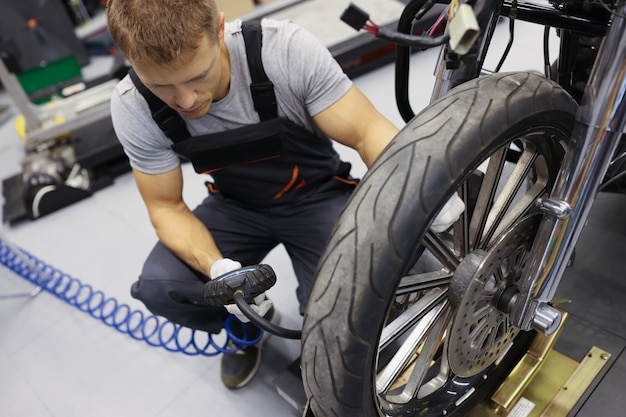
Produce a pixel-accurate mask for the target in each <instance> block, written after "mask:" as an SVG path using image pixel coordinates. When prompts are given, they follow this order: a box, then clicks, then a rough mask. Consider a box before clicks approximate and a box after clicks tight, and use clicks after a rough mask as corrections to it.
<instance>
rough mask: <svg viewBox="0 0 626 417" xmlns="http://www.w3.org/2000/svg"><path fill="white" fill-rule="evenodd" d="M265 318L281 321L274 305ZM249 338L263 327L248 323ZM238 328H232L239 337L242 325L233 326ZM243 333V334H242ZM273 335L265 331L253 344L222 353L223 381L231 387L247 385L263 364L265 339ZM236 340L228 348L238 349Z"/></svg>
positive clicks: (254, 336) (276, 321)
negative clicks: (262, 352) (262, 354)
mask: <svg viewBox="0 0 626 417" xmlns="http://www.w3.org/2000/svg"><path fill="white" fill-rule="evenodd" d="M264 318H265V319H266V320H269V321H270V322H271V323H273V324H278V323H279V322H280V315H279V314H278V312H277V311H276V310H275V309H274V307H273V306H272V307H271V308H270V309H269V310H268V312H267V313H266V314H265V316H264ZM247 326H248V337H247V338H248V339H255V338H256V337H257V336H258V334H259V332H260V331H261V329H259V328H258V327H257V326H255V325H254V324H252V323H248V324H247ZM233 327H237V328H233V329H231V330H232V331H233V333H235V335H236V336H237V337H242V336H243V327H242V326H233ZM240 335H241V336H240ZM270 336H271V333H269V332H264V333H263V336H262V337H261V340H259V342H258V343H256V344H255V345H251V346H244V347H242V348H240V349H238V350H237V351H235V352H233V353H225V354H223V355H222V370H221V378H222V383H223V384H224V385H225V386H226V387H227V388H230V389H237V388H242V387H244V386H246V385H247V384H248V383H249V382H250V381H252V378H254V376H255V375H256V374H257V372H258V370H259V366H260V365H261V351H262V348H263V344H264V343H265V341H266V340H267V339H268V338H269V337H270ZM237 347H238V346H237V345H236V344H235V343H234V342H232V341H231V342H229V343H228V345H227V347H226V348H227V349H229V350H233V349H237Z"/></svg>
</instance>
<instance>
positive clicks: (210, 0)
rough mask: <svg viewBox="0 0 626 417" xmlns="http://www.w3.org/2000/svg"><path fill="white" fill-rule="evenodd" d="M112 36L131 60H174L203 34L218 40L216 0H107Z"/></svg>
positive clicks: (191, 47) (193, 48) (165, 61)
mask: <svg viewBox="0 0 626 417" xmlns="http://www.w3.org/2000/svg"><path fill="white" fill-rule="evenodd" d="M107 22H108V30H109V33H110V34H111V38H112V39H113V41H114V42H115V43H116V44H117V46H118V47H119V48H120V49H121V50H122V51H123V52H124V54H125V55H126V56H127V57H128V58H129V59H130V60H131V61H133V60H149V61H152V62H158V63H162V64H174V63H175V62H176V61H177V60H178V59H179V58H180V57H181V56H182V55H183V54H185V53H188V52H190V51H194V50H195V49H196V48H197V47H198V45H199V42H200V39H201V38H202V36H203V35H204V34H207V35H208V36H209V39H210V40H212V41H215V42H217V40H218V27H219V19H218V12H217V7H216V5H215V0H108V1H107Z"/></svg>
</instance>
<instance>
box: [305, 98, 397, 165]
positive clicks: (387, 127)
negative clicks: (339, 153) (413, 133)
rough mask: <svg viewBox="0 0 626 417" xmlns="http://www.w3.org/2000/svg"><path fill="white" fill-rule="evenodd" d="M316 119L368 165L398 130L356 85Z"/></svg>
mask: <svg viewBox="0 0 626 417" xmlns="http://www.w3.org/2000/svg"><path fill="white" fill-rule="evenodd" d="M313 120H315V123H317V125H318V126H319V127H320V128H321V129H322V131H323V132H324V133H325V134H326V135H327V136H329V137H331V138H332V139H334V140H336V141H337V142H339V143H341V144H343V145H346V146H349V147H351V148H353V149H355V150H356V151H357V152H358V153H359V155H360V156H361V159H363V162H365V164H366V165H367V167H368V168H369V167H370V166H371V165H372V164H373V163H374V160H375V159H376V158H377V157H378V155H380V153H381V152H382V150H383V149H384V148H385V146H387V144H388V143H389V142H391V139H393V138H394V137H395V135H396V134H397V133H398V128H397V127H396V126H395V125H394V124H392V123H391V122H390V121H389V120H388V119H387V118H386V117H384V116H383V115H382V114H380V113H379V112H378V110H376V108H375V107H374V106H373V105H372V103H371V102H370V101H369V99H368V98H367V97H366V96H365V95H364V94H363V93H362V92H361V91H360V90H359V89H358V88H357V87H355V86H352V88H350V90H348V92H347V93H346V94H345V95H344V96H343V97H341V98H340V99H339V100H338V101H336V102H335V103H334V104H332V105H331V106H330V107H328V108H327V109H325V110H323V111H321V112H320V113H318V114H316V115H315V116H314V117H313Z"/></svg>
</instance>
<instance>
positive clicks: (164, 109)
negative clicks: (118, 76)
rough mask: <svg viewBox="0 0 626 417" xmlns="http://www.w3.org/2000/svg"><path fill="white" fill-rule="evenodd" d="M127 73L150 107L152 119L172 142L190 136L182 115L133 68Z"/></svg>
mask: <svg viewBox="0 0 626 417" xmlns="http://www.w3.org/2000/svg"><path fill="white" fill-rule="evenodd" d="M128 74H129V75H130V78H131V79H132V80H133V83H134V84H135V87H137V90H139V92H140V93H141V95H142V96H143V98H145V99H146V102H147V103H148V106H149V107H150V112H151V113H152V119H153V120H154V121H155V122H156V124H157V125H158V126H159V128H160V129H161V130H162V131H163V133H165V136H167V137H168V138H170V139H171V140H172V141H173V142H174V143H176V142H180V141H181V140H184V139H187V138H188V137H190V136H191V135H190V134H189V131H188V130H187V125H186V124H185V121H184V120H183V118H182V116H181V115H180V114H178V112H177V111H175V110H174V109H173V108H171V107H170V106H168V105H167V104H165V103H164V102H163V100H161V99H160V98H158V97H157V96H155V95H154V93H153V92H152V91H150V89H149V88H148V87H146V86H145V85H144V84H143V83H142V82H141V80H140V79H139V77H138V76H137V73H136V72H135V70H134V69H133V68H131V69H130V70H129V71H128Z"/></svg>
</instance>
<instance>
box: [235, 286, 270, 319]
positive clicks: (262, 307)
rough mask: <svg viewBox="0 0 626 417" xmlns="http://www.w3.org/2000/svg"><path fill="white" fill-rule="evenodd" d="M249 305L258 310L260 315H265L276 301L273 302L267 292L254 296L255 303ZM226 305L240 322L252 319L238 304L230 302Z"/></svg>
mask: <svg viewBox="0 0 626 417" xmlns="http://www.w3.org/2000/svg"><path fill="white" fill-rule="evenodd" d="M248 305H249V306H250V307H252V309H253V310H254V311H256V312H257V314H258V315H259V316H261V317H263V316H265V314H266V313H267V312H268V311H269V309H270V308H272V305H274V303H272V300H270V299H269V298H266V297H265V293H263V294H260V295H257V296H256V297H254V304H248ZM224 307H226V310H227V311H228V312H229V313H230V314H234V315H235V316H236V317H237V319H239V321H240V322H242V323H248V322H249V321H250V319H249V318H248V316H246V315H245V314H243V313H242V312H241V310H240V309H239V307H237V304H228V305H225V306H224Z"/></svg>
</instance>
